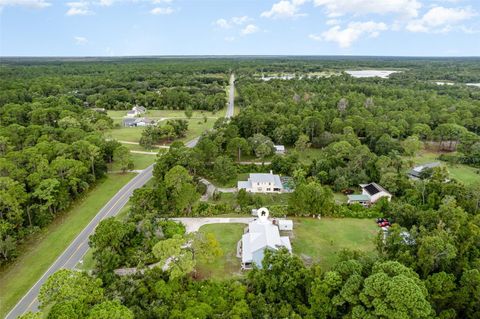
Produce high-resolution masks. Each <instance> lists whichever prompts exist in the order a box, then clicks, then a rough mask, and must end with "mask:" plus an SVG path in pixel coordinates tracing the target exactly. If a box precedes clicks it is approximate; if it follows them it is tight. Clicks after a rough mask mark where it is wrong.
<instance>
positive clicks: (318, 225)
mask: <svg viewBox="0 0 480 319" xmlns="http://www.w3.org/2000/svg"><path fill="white" fill-rule="evenodd" d="M245 227H246V225H244V224H211V225H205V226H202V227H201V228H200V231H201V232H204V233H213V234H214V235H215V237H216V238H217V240H218V241H219V242H220V245H221V247H222V249H223V251H224V255H223V256H219V257H217V258H215V260H214V261H213V262H212V263H208V264H207V263H202V264H200V265H198V267H197V271H198V275H199V276H200V277H201V278H205V277H208V278H218V279H223V278H227V277H230V276H232V275H237V274H239V273H240V272H239V269H240V259H239V258H237V257H236V249H237V243H238V241H239V240H240V239H241V237H242V234H243V229H244V228H245ZM377 232H378V226H377V225H376V224H375V222H374V221H373V220H369V219H354V218H323V219H321V220H318V219H312V218H294V225H293V236H292V237H291V239H290V240H291V242H292V249H293V253H294V254H296V255H297V256H299V257H300V258H302V259H311V261H312V262H316V263H319V264H320V265H321V266H322V267H323V268H324V269H329V268H330V267H331V266H332V265H333V264H334V263H335V262H337V261H338V258H337V254H338V253H339V252H340V251H341V250H342V249H352V250H359V251H363V252H370V253H372V254H374V253H375V244H374V240H375V238H376V236H377ZM306 257H307V258H306Z"/></svg>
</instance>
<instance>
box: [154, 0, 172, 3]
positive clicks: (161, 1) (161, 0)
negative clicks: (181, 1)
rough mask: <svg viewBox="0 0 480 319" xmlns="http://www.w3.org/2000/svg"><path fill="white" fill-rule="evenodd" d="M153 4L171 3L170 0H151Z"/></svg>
mask: <svg viewBox="0 0 480 319" xmlns="http://www.w3.org/2000/svg"><path fill="white" fill-rule="evenodd" d="M152 3H153V4H163V3H172V0H152Z"/></svg>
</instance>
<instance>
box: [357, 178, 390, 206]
mask: <svg viewBox="0 0 480 319" xmlns="http://www.w3.org/2000/svg"><path fill="white" fill-rule="evenodd" d="M360 187H361V188H362V194H361V195H358V194H354V195H348V204H354V203H359V204H362V205H364V206H369V205H370V204H374V203H375V202H376V201H378V200H379V199H380V198H382V197H386V198H387V199H388V201H390V200H391V199H392V194H390V193H389V192H388V191H387V190H385V188H383V187H382V186H380V185H378V184H377V183H370V184H360Z"/></svg>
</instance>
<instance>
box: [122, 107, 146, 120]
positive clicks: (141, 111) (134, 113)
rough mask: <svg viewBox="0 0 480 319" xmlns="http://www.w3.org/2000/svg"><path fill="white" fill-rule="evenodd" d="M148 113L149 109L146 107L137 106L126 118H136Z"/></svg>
mask: <svg viewBox="0 0 480 319" xmlns="http://www.w3.org/2000/svg"><path fill="white" fill-rule="evenodd" d="M146 112H147V109H146V108H145V107H143V106H140V105H135V106H134V107H132V110H131V111H128V112H127V116H126V117H136V116H139V115H142V114H145V113H146Z"/></svg>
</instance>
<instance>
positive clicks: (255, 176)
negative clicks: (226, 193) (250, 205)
mask: <svg viewBox="0 0 480 319" xmlns="http://www.w3.org/2000/svg"><path fill="white" fill-rule="evenodd" d="M237 188H238V189H239V190H240V189H244V190H246V191H247V192H249V193H281V192H282V190H283V184H282V181H281V180H280V176H279V175H275V174H273V173H272V171H270V173H252V174H250V175H249V178H248V180H247V181H239V182H238V183H237Z"/></svg>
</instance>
